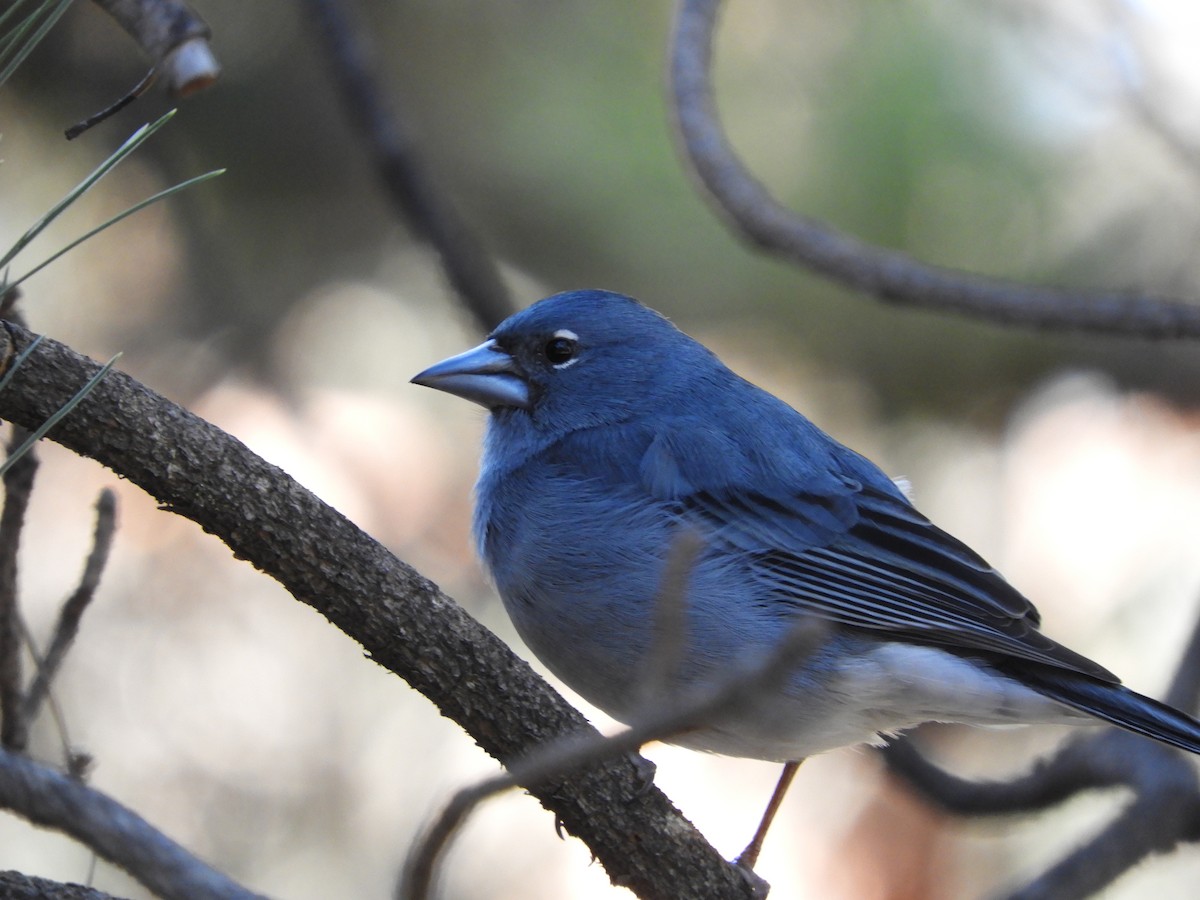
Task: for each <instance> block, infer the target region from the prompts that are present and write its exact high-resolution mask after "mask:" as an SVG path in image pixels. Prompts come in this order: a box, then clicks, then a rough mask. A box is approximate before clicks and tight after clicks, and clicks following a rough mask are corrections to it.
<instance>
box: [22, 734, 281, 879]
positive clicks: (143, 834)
mask: <svg viewBox="0 0 1200 900" xmlns="http://www.w3.org/2000/svg"><path fill="white" fill-rule="evenodd" d="M0 807H3V808H5V809H9V810H12V811H13V812H15V813H17V814H18V815H20V816H22V817H24V818H26V819H28V820H29V821H30V822H33V823H34V824H35V825H41V826H44V827H48V828H54V829H57V830H59V831H61V832H63V833H65V834H69V835H71V836H72V837H74V838H76V839H78V840H80V841H82V842H83V843H84V844H86V845H87V846H89V847H91V848H92V849H93V850H95V851H96V852H97V853H99V854H100V855H101V856H103V857H104V858H105V859H107V860H108V861H109V862H111V863H113V864H114V865H117V866H120V867H121V868H122V869H125V871H127V872H129V874H130V875H132V876H133V877H134V878H136V879H137V880H138V881H139V882H141V884H143V885H144V886H145V887H146V888H148V889H149V890H150V891H152V892H154V893H155V894H157V895H158V896H160V897H164V898H168V900H251V898H256V897H260V896H261V895H258V894H254V893H252V892H251V891H248V890H246V888H244V887H242V886H241V885H240V884H238V883H237V882H235V881H233V880H232V879H230V878H229V877H228V876H226V875H223V874H222V873H220V872H218V871H217V870H216V869H213V868H212V867H210V866H208V865H207V864H205V863H203V862H201V861H200V860H199V859H196V857H194V856H192V855H191V854H190V853H188V852H187V851H186V850H185V849H183V847H181V846H179V845H178V844H176V843H175V842H174V841H172V840H171V839H170V838H168V837H167V836H166V835H164V834H163V833H162V832H160V831H158V830H157V829H156V828H154V827H153V826H152V825H150V824H149V823H148V822H146V820H144V819H143V818H142V817H141V816H139V815H138V814H137V813H135V812H133V810H131V809H128V808H127V807H124V806H122V805H121V804H120V803H118V802H117V801H115V800H113V799H112V798H111V797H108V796H106V795H105V794H102V793H100V792H99V791H97V790H94V789H93V788H90V787H88V786H87V785H85V784H84V783H82V782H80V781H77V780H75V779H73V778H69V777H68V776H66V775H63V774H62V773H60V772H56V771H54V770H53V769H50V768H47V767H46V766H42V765H39V764H37V763H35V762H33V761H32V760H30V759H26V758H25V757H22V756H18V755H16V754H14V753H8V752H7V751H0Z"/></svg>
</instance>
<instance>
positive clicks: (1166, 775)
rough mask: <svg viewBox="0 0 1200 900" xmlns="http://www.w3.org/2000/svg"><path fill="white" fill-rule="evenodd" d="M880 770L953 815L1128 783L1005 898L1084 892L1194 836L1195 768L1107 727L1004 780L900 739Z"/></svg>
mask: <svg viewBox="0 0 1200 900" xmlns="http://www.w3.org/2000/svg"><path fill="white" fill-rule="evenodd" d="M882 752H883V757H884V760H885V762H886V763H887V766H888V769H889V771H891V772H892V773H893V774H895V775H898V776H900V777H902V778H903V779H904V781H905V782H906V783H907V784H908V785H909V786H910V787H911V788H913V789H914V790H916V791H917V792H918V793H919V794H920V795H921V796H922V797H924V798H925V799H926V800H927V801H929V802H930V803H932V804H933V805H935V806H936V807H938V808H939V809H942V810H945V811H946V812H950V813H954V814H957V815H974V816H985V815H1005V814H1014V813H1030V812H1037V811H1040V810H1044V809H1047V808H1049V807H1051V806H1054V805H1056V804H1059V803H1062V802H1063V801H1065V800H1067V799H1069V798H1070V797H1072V796H1074V795H1075V794H1077V793H1080V792H1082V791H1085V790H1090V789H1094V788H1104V787H1128V788H1130V789H1131V790H1132V791H1133V792H1134V800H1133V802H1132V803H1131V804H1130V805H1129V806H1127V807H1126V808H1125V809H1124V810H1122V811H1121V813H1120V815H1118V816H1117V817H1116V818H1115V819H1114V820H1113V821H1112V822H1110V823H1109V824H1108V826H1107V827H1105V829H1104V830H1103V831H1101V832H1100V833H1099V834H1098V835H1096V836H1095V837H1093V838H1091V839H1090V840H1088V841H1087V842H1086V843H1084V844H1082V845H1081V846H1079V847H1078V848H1076V849H1075V850H1074V851H1072V852H1071V853H1069V854H1067V855H1066V856H1065V857H1063V858H1062V859H1060V860H1059V861H1057V862H1056V863H1055V864H1054V865H1052V866H1051V867H1050V868H1049V869H1047V870H1046V871H1045V872H1044V873H1042V874H1041V875H1039V876H1038V877H1037V878H1035V879H1034V880H1033V881H1032V882H1030V883H1029V884H1028V885H1026V886H1025V887H1023V888H1021V889H1019V890H1017V891H1015V892H1014V893H1013V894H1011V895H1010V898H1009V900H1018V898H1019V900H1035V898H1037V900H1043V898H1044V900H1050V898H1054V900H1071V898H1083V897H1090V896H1092V895H1093V894H1095V893H1096V892H1097V891H1099V890H1101V889H1102V888H1104V887H1106V886H1107V885H1109V884H1112V883H1113V882H1114V881H1116V879H1117V878H1118V877H1120V876H1121V875H1123V874H1124V873H1125V872H1127V871H1128V870H1129V869H1131V868H1133V867H1134V866H1135V865H1137V864H1138V863H1139V862H1141V861H1142V860H1143V859H1145V858H1146V857H1148V856H1150V855H1152V854H1154V853H1167V852H1169V851H1171V850H1173V849H1175V848H1176V847H1177V846H1179V845H1180V844H1183V843H1195V842H1196V841H1198V840H1200V776H1198V775H1197V772H1196V769H1195V767H1194V765H1193V764H1192V762H1191V760H1190V759H1189V758H1188V757H1186V756H1185V755H1184V754H1183V753H1181V752H1180V751H1177V750H1173V749H1171V748H1169V747H1165V746H1162V745H1160V744H1156V743H1154V742H1153V741H1150V740H1149V739H1147V738H1143V737H1141V736H1139V735H1135V734H1130V733H1128V732H1124V731H1118V730H1116V729H1109V730H1106V731H1105V732H1104V733H1102V734H1100V735H1098V736H1096V737H1092V738H1087V739H1085V740H1077V741H1073V742H1071V743H1070V744H1068V745H1067V746H1066V747H1065V748H1063V750H1062V751H1061V752H1060V753H1058V754H1057V755H1055V756H1054V757H1052V758H1051V759H1050V760H1048V761H1046V762H1043V763H1041V764H1040V765H1038V767H1037V768H1035V769H1034V770H1033V771H1032V772H1031V773H1029V774H1028V775H1025V776H1021V777H1019V778H1016V779H1013V780H1012V781H1009V782H973V781H970V780H968V779H963V778H958V777H956V776H954V775H951V774H949V773H947V772H945V771H943V770H942V769H940V768H939V767H938V766H936V765H934V764H933V763H931V762H929V761H928V760H926V759H925V758H924V757H923V756H921V754H920V753H919V752H918V751H917V750H916V749H915V748H913V747H912V745H911V744H910V743H909V742H908V740H907V739H904V738H901V739H899V740H896V741H893V742H891V743H890V744H889V745H888V746H887V747H885V748H884V749H883V751H882Z"/></svg>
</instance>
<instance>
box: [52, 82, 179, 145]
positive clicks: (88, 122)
mask: <svg viewBox="0 0 1200 900" xmlns="http://www.w3.org/2000/svg"><path fill="white" fill-rule="evenodd" d="M157 77H158V69H151V70H150V71H149V72H147V73H146V74H145V75H143V76H142V79H141V81H139V82H138V83H137V84H135V85H134V86H133V88H132V89H131V90H130V91H129V92H128V93H126V94H125V96H123V97H121V99H119V100H118V101H117V102H116V103H113V104H112V105H111V106H108V107H105V108H104V109H102V110H100V112H98V113H94V114H92V115H90V116H88V117H87V118H86V119H84V120H83V121H82V122H76V123H75V124H74V125H72V126H71V127H70V128H68V129H67V130H66V131H65V132H63V134H64V136H65V137H66V139H67V140H68V141H73V140H75V138H77V137H79V136H80V135H81V134H83V133H84V132H85V131H87V130H88V129H89V128H94V127H95V126H97V125H99V124H100V123H101V122H103V121H105V120H106V119H110V118H112V117H113V116H115V115H116V114H117V113H119V112H120V111H121V110H123V109H124V108H125V107H127V106H128V105H129V104H130V103H132V102H133V101H134V100H136V99H137V98H138V97H140V96H142V94H144V93H145V92H146V90H147V88H149V87H150V85H152V84H154V81H155V79H156V78H157Z"/></svg>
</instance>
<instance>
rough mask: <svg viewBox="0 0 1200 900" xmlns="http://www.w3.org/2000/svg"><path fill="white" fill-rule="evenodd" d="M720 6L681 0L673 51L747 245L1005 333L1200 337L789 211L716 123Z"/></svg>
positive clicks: (675, 92) (683, 100)
mask: <svg viewBox="0 0 1200 900" xmlns="http://www.w3.org/2000/svg"><path fill="white" fill-rule="evenodd" d="M720 6H721V2H720V0H680V2H679V5H678V8H677V11H676V18H675V26H674V33H673V38H672V46H671V62H670V74H671V90H672V96H673V109H674V114H675V120H676V126H677V129H678V133H679V140H680V144H681V146H682V149H683V151H684V153H685V155H686V157H687V159H688V161H689V162H690V164H691V166H692V168H693V170H694V172H695V174H696V176H697V177H698V179H699V180H700V182H701V183H702V184H703V185H704V187H705V188H706V189H707V190H708V191H709V193H710V195H711V198H712V200H713V201H714V202H715V204H716V206H717V210H718V212H719V213H720V214H721V215H722V216H723V217H724V219H725V220H726V223H727V224H728V225H729V226H730V227H731V228H732V229H733V230H734V231H735V232H736V233H737V234H739V235H740V236H741V237H743V238H745V239H746V240H747V241H749V242H750V243H751V244H753V245H754V246H756V247H758V248H759V249H761V250H764V251H766V252H768V253H773V254H775V255H778V256H780V257H783V258H784V259H787V260H790V261H791V262H794V263H797V264H799V265H802V266H805V267H808V268H810V269H812V270H813V271H815V272H818V273H820V274H822V275H825V276H826V277H828V278H831V279H833V280H835V281H838V282H840V283H842V284H845V285H847V286H848V287H852V288H855V289H857V290H861V291H864V292H866V293H869V294H873V295H874V296H876V297H878V298H879V299H881V300H886V301H890V302H896V303H903V304H906V305H910V306H914V307H923V308H925V309H932V310H939V311H942V312H952V313H958V314H962V315H970V316H977V317H980V318H985V319H987V320H989V321H992V322H996V323H999V324H1003V325H1013V326H1022V327H1031V328H1042V329H1048V330H1049V329H1057V330H1067V331H1087V332H1095V333H1104V334H1112V335H1122V336H1129V337H1141V338H1155V339H1168V338H1187V339H1196V338H1200V307H1197V306H1193V305H1190V304H1188V303H1185V302H1182V301H1178V300H1171V299H1167V298H1163V297H1156V296H1152V295H1148V294H1138V293H1117V292H1092V291H1071V290H1054V289H1050V288H1043V287H1034V286H1029V285H1023V284H1018V283H1015V282H1007V281H1000V280H996V279H988V278H983V277H980V276H976V275H972V274H969V273H965V272H959V271H954V270H950V269H944V268H939V267H936V266H930V265H926V264H925V263H921V262H918V261H916V260H914V259H912V258H911V257H909V256H907V255H905V254H903V253H899V252H897V251H894V250H887V249H884V248H882V247H877V246H874V245H872V244H868V243H866V242H864V241H860V240H858V239H856V238H854V237H851V236H850V235H847V234H844V233H842V232H839V231H837V230H836V229H833V228H831V227H829V226H827V225H825V224H824V223H821V222H818V221H817V220H815V219H812V218H809V217H806V216H802V215H798V214H796V213H794V212H792V211H791V210H789V209H786V208H785V207H784V206H782V205H781V204H780V203H779V202H777V201H776V200H775V198H774V197H773V196H771V194H770V192H769V191H768V190H767V189H766V188H765V187H764V186H763V185H762V184H761V183H760V182H759V181H758V180H757V179H756V178H755V177H754V176H753V175H752V174H751V173H750V172H749V171H748V170H747V169H746V167H745V165H744V164H743V163H742V161H741V160H740V159H739V158H738V157H737V155H736V153H734V151H733V148H732V147H731V146H730V143H729V140H728V138H727V137H726V135H725V133H724V131H723V130H722V127H721V125H720V122H719V120H718V117H717V114H716V107H715V104H714V102H713V93H712V84H711V78H712V75H711V63H712V43H713V33H714V30H715V28H716V18H717V13H718V10H719V8H720Z"/></svg>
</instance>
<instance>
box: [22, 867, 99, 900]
mask: <svg viewBox="0 0 1200 900" xmlns="http://www.w3.org/2000/svg"><path fill="white" fill-rule="evenodd" d="M0 897H3V898H4V900H120V898H118V897H114V896H113V895H112V894H106V893H104V892H103V891H97V890H95V889H94V888H90V887H85V886H84V885H82V884H68V883H64V882H61V881H51V880H50V879H48V878H35V877H33V876H32V875H25V874H22V873H21V872H13V871H11V870H10V871H0Z"/></svg>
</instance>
